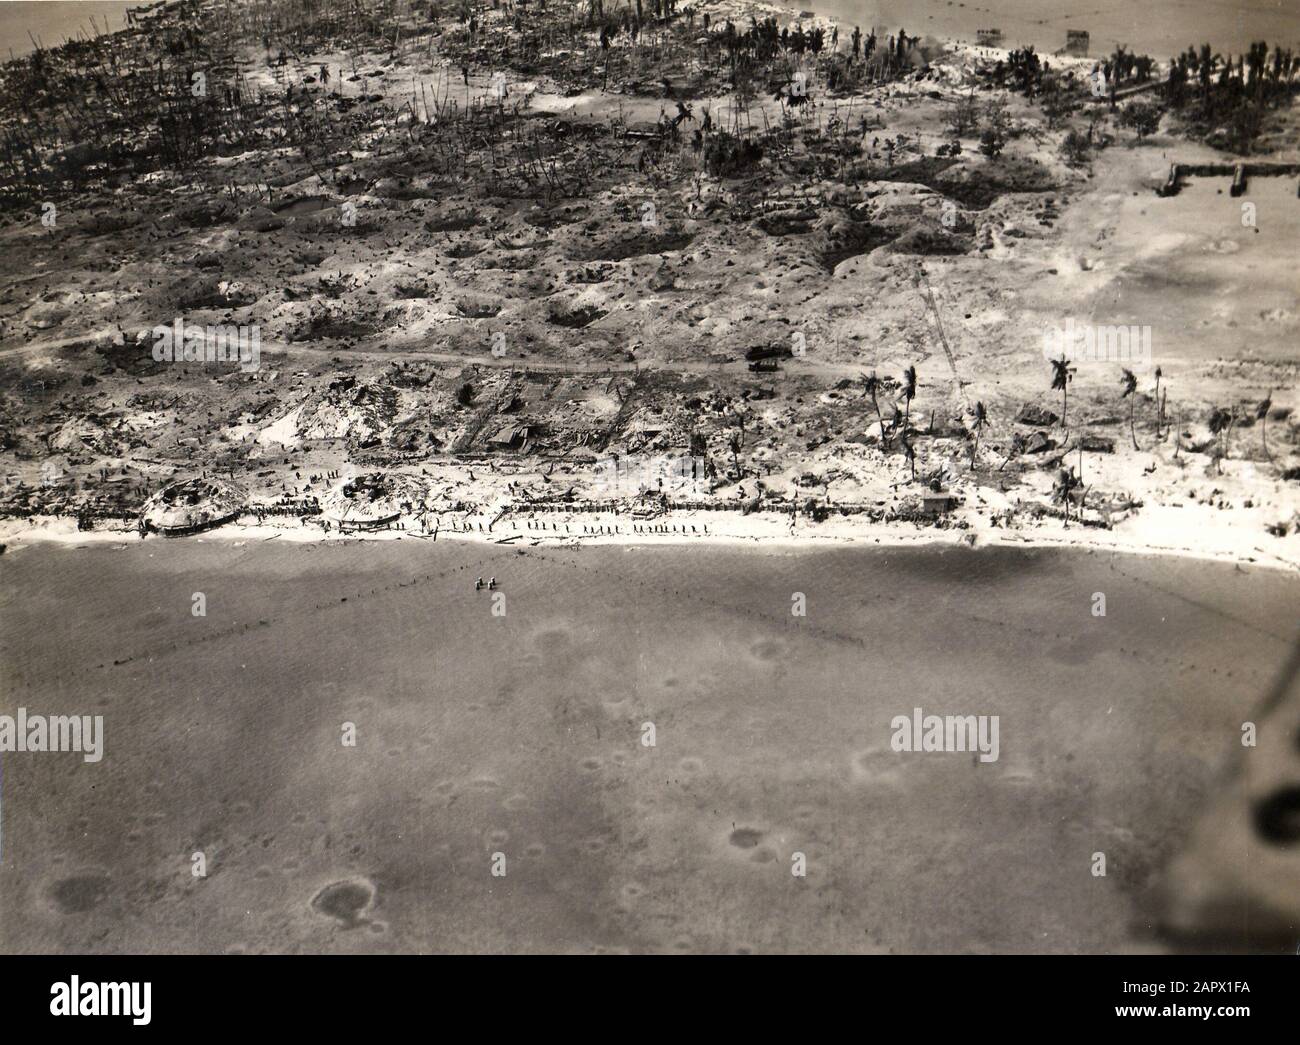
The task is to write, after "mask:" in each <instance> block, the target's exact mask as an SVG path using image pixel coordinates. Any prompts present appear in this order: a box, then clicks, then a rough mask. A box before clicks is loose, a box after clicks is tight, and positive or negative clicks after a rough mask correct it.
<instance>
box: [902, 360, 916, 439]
mask: <svg viewBox="0 0 1300 1045" xmlns="http://www.w3.org/2000/svg"><path fill="white" fill-rule="evenodd" d="M915 397H916V367H914V366H909V367H908V368H907V369H906V370H904V371H903V399H904V400H906V406H907V409H906V412H905V413H904V414H903V428H904V429H906V428H907V425H908V423H909V422H910V421H911V418H912V400H913V399H914V398H915Z"/></svg>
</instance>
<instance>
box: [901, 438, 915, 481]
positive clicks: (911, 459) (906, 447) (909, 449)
mask: <svg viewBox="0 0 1300 1045" xmlns="http://www.w3.org/2000/svg"><path fill="white" fill-rule="evenodd" d="M898 441H899V443H900V444H901V445H902V447H903V453H904V454H905V455H906V456H907V463H908V464H909V465H911V467H912V482H916V450H915V448H914V447H913V446H912V440H910V439H909V438H908V437H907V429H906V428H904V429H903V434H902V435H901V436H899V438H898Z"/></svg>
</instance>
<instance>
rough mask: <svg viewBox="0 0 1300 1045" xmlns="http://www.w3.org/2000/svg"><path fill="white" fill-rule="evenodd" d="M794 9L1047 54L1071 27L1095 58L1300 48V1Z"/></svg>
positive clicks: (950, 2)
mask: <svg viewBox="0 0 1300 1045" xmlns="http://www.w3.org/2000/svg"><path fill="white" fill-rule="evenodd" d="M785 6H788V7H790V8H792V9H794V10H801V11H815V12H817V13H818V14H821V15H827V16H830V17H832V18H835V19H837V20H842V21H843V22H844V23H845V24H847V25H858V26H861V27H862V31H863V33H866V32H867V31H868V28H869V27H871V26H876V27H877V29H878V33H877V35H880V31H883V32H884V33H885V34H886V35H890V34H895V33H897V32H898V30H899V28H900V27H902V28H904V29H906V31H907V34H908V35H909V36H916V35H921V36H936V37H939V38H940V39H954V40H965V41H967V42H969V43H974V42H975V31H976V30H977V29H989V28H999V29H1001V30H1002V31H1003V34H1004V38H1005V45H1006V46H1008V47H1018V46H1021V45H1023V44H1032V45H1033V46H1034V47H1035V48H1036V49H1037V50H1039V51H1040V52H1042V51H1047V52H1051V51H1054V50H1056V49H1057V48H1060V47H1062V46H1064V44H1065V31H1066V30H1067V29H1083V30H1087V31H1088V32H1089V33H1090V34H1091V45H1092V46H1091V51H1090V53H1091V54H1093V55H1104V54H1110V53H1111V52H1112V51H1114V49H1115V46H1116V45H1117V44H1124V45H1125V46H1126V47H1127V48H1128V49H1129V50H1130V51H1136V52H1137V53H1139V54H1150V55H1151V56H1152V57H1155V58H1158V59H1160V60H1162V61H1163V60H1166V59H1168V58H1169V57H1171V56H1172V55H1175V54H1178V53H1180V52H1182V51H1185V50H1186V49H1187V47H1188V45H1191V44H1194V45H1196V46H1197V48H1198V49H1199V47H1200V45H1201V44H1202V43H1207V42H1208V43H1210V44H1211V45H1213V46H1214V48H1215V49H1216V50H1219V51H1223V52H1225V53H1227V52H1229V51H1231V52H1232V53H1234V54H1236V53H1241V52H1244V51H1245V50H1246V48H1247V47H1248V46H1249V45H1250V43H1251V42H1252V41H1255V40H1267V41H1268V42H1269V44H1270V45H1271V44H1274V43H1278V42H1281V43H1282V44H1283V45H1284V46H1285V45H1290V46H1294V45H1295V44H1296V43H1297V42H1300V6H1297V4H1296V3H1295V0H1145V2H1143V3H1140V4H1139V3H1121V2H1118V0H1091V2H1089V0H1085V2H1083V3H1080V4H1066V3H1062V2H1061V0H1005V2H1001V3H957V2H954V0H786V2H785Z"/></svg>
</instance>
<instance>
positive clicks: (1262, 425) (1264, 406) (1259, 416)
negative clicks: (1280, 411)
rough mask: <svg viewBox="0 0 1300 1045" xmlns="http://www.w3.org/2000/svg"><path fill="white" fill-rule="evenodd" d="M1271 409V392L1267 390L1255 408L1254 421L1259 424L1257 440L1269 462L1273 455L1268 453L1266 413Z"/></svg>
mask: <svg viewBox="0 0 1300 1045" xmlns="http://www.w3.org/2000/svg"><path fill="white" fill-rule="evenodd" d="M1272 409H1273V390H1272V389H1271V388H1270V389H1269V390H1268V395H1266V396H1265V397H1264V401H1263V402H1262V403H1260V404H1259V406H1257V407H1255V420H1257V421H1258V422H1259V439H1260V442H1262V443H1263V444H1264V456H1265V457H1267V458H1268V459H1269V460H1270V461H1271V460H1273V455H1272V454H1271V453H1269V452H1268V412H1269V411H1270V410H1272Z"/></svg>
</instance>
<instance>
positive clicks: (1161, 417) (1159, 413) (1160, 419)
mask: <svg viewBox="0 0 1300 1045" xmlns="http://www.w3.org/2000/svg"><path fill="white" fill-rule="evenodd" d="M1160 377H1161V373H1160V368H1159V367H1156V442H1159V441H1160V430H1161V428H1163V427H1164V421H1165V411H1164V406H1163V404H1162V403H1161V402H1160Z"/></svg>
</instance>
